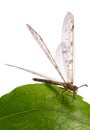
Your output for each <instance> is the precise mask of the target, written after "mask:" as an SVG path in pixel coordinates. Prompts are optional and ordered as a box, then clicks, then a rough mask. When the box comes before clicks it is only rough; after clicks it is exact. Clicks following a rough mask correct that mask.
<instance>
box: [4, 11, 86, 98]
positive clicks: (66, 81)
mask: <svg viewBox="0 0 90 130" xmlns="http://www.w3.org/2000/svg"><path fill="white" fill-rule="evenodd" d="M27 27H28V29H29V31H30V32H31V34H32V36H33V37H34V38H35V40H36V41H37V43H38V44H39V46H40V47H41V49H42V50H43V52H44V53H45V54H46V56H47V57H48V59H49V60H50V62H51V63H52V65H53V66H54V67H55V69H56V71H57V72H58V74H59V75H60V77H61V78H62V80H63V82H60V81H56V80H53V79H52V78H50V77H49V76H46V75H43V74H41V73H38V72H35V71H32V70H28V69H25V68H22V67H18V66H15V65H11V64H5V65H7V66H11V67H15V68H18V69H21V70H24V71H27V72H30V73H32V74H35V75H38V76H41V77H44V79H39V78H33V80H34V81H38V82H44V83H49V84H55V85H61V86H63V87H64V88H65V90H70V91H72V92H73V95H74V96H75V94H76V93H77V90H78V88H80V87H82V86H86V87H87V84H84V85H81V86H79V87H77V86H76V85H74V84H73V82H74V80H73V78H74V65H73V63H74V58H73V55H74V54H73V53H74V51H73V45H74V17H73V15H72V14H71V13H70V12H68V13H67V14H66V16H65V19H64V23H63V29H62V39H61V44H60V45H59V46H58V47H57V50H56V59H54V58H53V57H52V55H51V52H50V51H49V49H48V48H47V46H46V44H45V43H44V41H43V39H42V38H41V36H40V35H39V34H38V33H37V32H36V31H35V30H34V29H33V28H32V27H31V26H30V25H29V24H27ZM60 65H61V66H62V69H60V67H61V66H60ZM61 71H62V72H64V73H61ZM63 74H64V75H63Z"/></svg>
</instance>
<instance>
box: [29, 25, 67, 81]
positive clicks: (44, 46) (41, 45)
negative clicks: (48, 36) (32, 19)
mask: <svg viewBox="0 0 90 130" xmlns="http://www.w3.org/2000/svg"><path fill="white" fill-rule="evenodd" d="M27 27H28V29H29V31H30V32H31V34H32V36H33V37H34V38H35V40H36V41H37V43H38V44H39V45H40V47H41V49H42V50H43V52H44V53H45V54H46V56H47V57H48V59H49V60H50V62H51V63H52V64H53V66H54V67H55V69H56V70H57V72H58V73H59V75H60V76H61V78H62V80H63V81H64V82H65V80H64V78H63V76H62V74H61V71H60V69H59V67H58V65H57V64H56V62H55V60H54V58H53V57H52V55H51V53H50V51H49V49H48V48H47V46H46V44H45V43H44V41H43V39H42V38H41V36H40V35H39V34H38V33H37V32H36V31H35V30H34V29H33V28H32V27H31V26H30V25H29V24H27Z"/></svg>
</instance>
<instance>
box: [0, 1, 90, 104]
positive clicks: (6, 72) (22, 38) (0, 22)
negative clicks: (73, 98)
mask: <svg viewBox="0 0 90 130" xmlns="http://www.w3.org/2000/svg"><path fill="white" fill-rule="evenodd" d="M68 11H70V12H72V14H73V15H74V19H75V79H74V81H75V82H74V84H76V85H77V86H79V85H82V84H84V83H86V84H88V88H86V87H83V88H81V89H79V90H78V93H79V94H80V95H82V96H83V97H84V99H85V100H86V101H88V102H89V103H90V81H89V73H90V71H89V70H90V68H89V67H90V60H89V59H90V45H89V44H90V1H89V0H83V1H82V0H75V1H72V0H13V1H12V0H8V1H7V0H3V1H2V2H1V1H0V96H2V95H4V94H6V93H8V92H10V91H11V90H13V89H14V88H15V87H17V86H20V85H24V84H29V83H34V82H33V81H32V77H37V76H35V75H32V74H31V73H27V72H24V71H22V70H18V69H15V68H10V67H7V66H4V65H3V64H4V63H8V64H14V65H17V66H21V67H25V68H27V69H31V70H34V71H38V72H41V73H44V74H46V75H49V76H51V77H53V78H56V79H57V78H58V77H59V76H58V74H57V73H56V72H55V69H54V68H53V67H52V65H51V64H50V62H49V61H48V59H47V58H46V56H45V55H44V53H43V52H42V50H41V48H40V47H39V46H38V45H37V43H36V41H35V40H34V38H33V37H32V36H31V34H30V32H29V31H28V29H27V27H26V24H27V23H29V24H30V25H31V26H32V27H33V28H34V29H35V30H36V31H37V32H38V33H39V34H40V35H41V36H42V38H43V39H44V41H45V42H46V45H47V46H48V48H49V49H50V51H51V53H52V55H53V56H54V55H55V50H56V48H57V46H58V45H59V43H60V42H61V30H62V23H63V19H64V17H65V15H66V13H67V12H68Z"/></svg>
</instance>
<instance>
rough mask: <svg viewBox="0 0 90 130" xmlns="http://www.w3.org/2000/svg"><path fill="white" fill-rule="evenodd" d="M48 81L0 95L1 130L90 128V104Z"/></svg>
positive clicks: (82, 129) (86, 129) (75, 129)
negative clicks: (47, 82) (49, 83)
mask: <svg viewBox="0 0 90 130" xmlns="http://www.w3.org/2000/svg"><path fill="white" fill-rule="evenodd" d="M63 91H64V90H63V89H62V88H59V87H57V86H55V85H48V84H31V85H24V86H21V87H17V88H16V89H14V90H13V91H12V92H10V93H9V94H6V95H4V96H2V97H1V98H0V130H90V105H89V104H88V103H86V102H84V101H83V100H82V97H80V96H78V95H76V98H75V99H73V97H72V96H73V94H72V93H71V92H68V91H67V92H63Z"/></svg>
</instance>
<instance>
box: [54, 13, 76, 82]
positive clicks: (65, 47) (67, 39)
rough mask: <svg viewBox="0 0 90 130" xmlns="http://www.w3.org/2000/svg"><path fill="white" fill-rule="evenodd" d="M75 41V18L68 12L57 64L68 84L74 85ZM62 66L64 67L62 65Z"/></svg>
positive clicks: (58, 50)
mask: <svg viewBox="0 0 90 130" xmlns="http://www.w3.org/2000/svg"><path fill="white" fill-rule="evenodd" d="M73 40H74V17H73V15H72V14H71V13H70V12H68V13H67V15H66V17H65V19H64V23H63V29H62V42H61V44H60V45H59V46H58V48H57V50H56V62H57V64H58V66H60V68H61V67H62V68H61V70H62V71H61V73H62V74H63V75H64V79H65V81H67V82H72V83H73V75H74V72H73ZM61 64H62V65H61Z"/></svg>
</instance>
